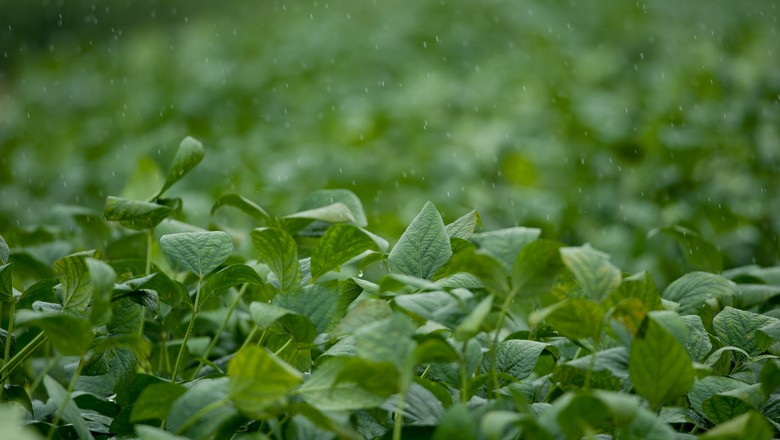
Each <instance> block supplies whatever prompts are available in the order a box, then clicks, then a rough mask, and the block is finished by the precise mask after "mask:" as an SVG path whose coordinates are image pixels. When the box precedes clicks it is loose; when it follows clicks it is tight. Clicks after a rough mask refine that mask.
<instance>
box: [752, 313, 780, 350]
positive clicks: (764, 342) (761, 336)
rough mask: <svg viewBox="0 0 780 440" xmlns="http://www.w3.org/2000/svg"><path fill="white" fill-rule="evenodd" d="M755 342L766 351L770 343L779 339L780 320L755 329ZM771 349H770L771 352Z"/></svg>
mask: <svg viewBox="0 0 780 440" xmlns="http://www.w3.org/2000/svg"><path fill="white" fill-rule="evenodd" d="M755 335H756V344H757V345H758V348H759V349H760V350H761V351H766V350H767V349H769V347H771V346H772V344H776V343H777V342H778V341H780V320H776V321H774V322H770V323H769V324H767V325H765V326H763V327H761V328H759V329H758V330H756V333H755ZM771 351H772V350H770V352H771Z"/></svg>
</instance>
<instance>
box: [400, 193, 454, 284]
mask: <svg viewBox="0 0 780 440" xmlns="http://www.w3.org/2000/svg"><path fill="white" fill-rule="evenodd" d="M451 256H452V249H451V248H450V240H449V236H448V235H447V230H446V229H445V227H444V222H443V221H442V219H441V215H440V214H439V211H437V210H436V207H435V206H434V205H433V203H431V202H427V203H426V204H425V206H424V207H423V209H422V211H420V213H419V214H418V215H417V217H415V218H414V220H412V223H410V224H409V226H408V227H407V228H406V231H404V233H403V234H402V235H401V238H400V239H399V240H398V243H396V244H395V246H394V247H393V249H392V250H391V251H390V256H389V257H388V261H390V263H391V264H392V265H393V267H395V268H396V269H397V270H398V271H400V272H401V273H404V274H406V275H412V276H416V277H418V278H426V279H430V277H431V276H432V275H433V274H434V273H435V272H436V270H438V269H439V268H440V267H441V266H443V265H444V263H446V262H447V260H449V259H450V257H451Z"/></svg>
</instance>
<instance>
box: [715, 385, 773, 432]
mask: <svg viewBox="0 0 780 440" xmlns="http://www.w3.org/2000/svg"><path fill="white" fill-rule="evenodd" d="M751 394H753V396H751ZM764 400H765V399H764V398H763V394H762V393H761V385H760V384H755V385H752V386H744V387H739V388H735V389H732V390H728V391H723V392H720V393H718V394H715V395H713V396H711V397H709V398H708V399H706V400H704V402H702V404H701V407H702V409H703V410H704V413H705V414H706V415H707V418H709V419H710V420H712V421H713V422H715V423H723V422H725V421H728V420H731V419H733V418H734V417H737V416H739V415H741V414H744V413H746V412H748V411H750V410H751V409H754V408H756V407H758V406H760V405H761V404H762V403H763V401H764ZM751 401H754V402H755V404H751Z"/></svg>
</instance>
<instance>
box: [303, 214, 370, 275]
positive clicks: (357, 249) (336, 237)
mask: <svg viewBox="0 0 780 440" xmlns="http://www.w3.org/2000/svg"><path fill="white" fill-rule="evenodd" d="M372 247H375V246H374V241H373V240H371V238H370V237H369V236H367V235H366V234H365V233H363V231H362V230H360V228H358V227H356V226H353V225H347V224H339V225H333V226H331V227H330V228H328V230H327V231H325V235H323V236H322V238H320V240H319V241H318V242H317V246H316V247H315V248H314V249H313V250H312V254H311V277H312V280H314V281H316V280H317V278H319V277H321V276H322V275H324V274H325V273H326V272H328V271H330V270H332V269H338V267H339V266H340V265H342V264H343V263H346V262H347V261H349V260H350V259H352V258H354V257H356V256H358V255H360V254H361V253H362V252H364V251H366V250H368V249H370V248H372Z"/></svg>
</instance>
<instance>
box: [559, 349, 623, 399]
mask: <svg viewBox="0 0 780 440" xmlns="http://www.w3.org/2000/svg"><path fill="white" fill-rule="evenodd" d="M551 348H552V347H551ZM628 356H629V354H628V350H627V349H626V348H625V347H614V348H609V349H606V350H601V351H598V352H596V358H595V359H592V358H593V354H589V355H587V356H583V357H580V358H577V359H574V360H570V361H568V362H565V363H558V365H557V366H556V368H555V370H554V372H553V375H552V378H553V380H555V381H556V382H560V383H561V384H563V385H564V386H568V387H570V388H574V389H579V388H582V387H583V386H584V385H585V379H586V376H587V375H588V373H587V371H588V370H591V360H592V361H593V365H592V371H591V374H590V378H591V381H590V383H591V386H592V387H595V388H600V389H605V390H621V389H624V387H625V385H626V384H628V383H629V380H628V377H629V373H628Z"/></svg>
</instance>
